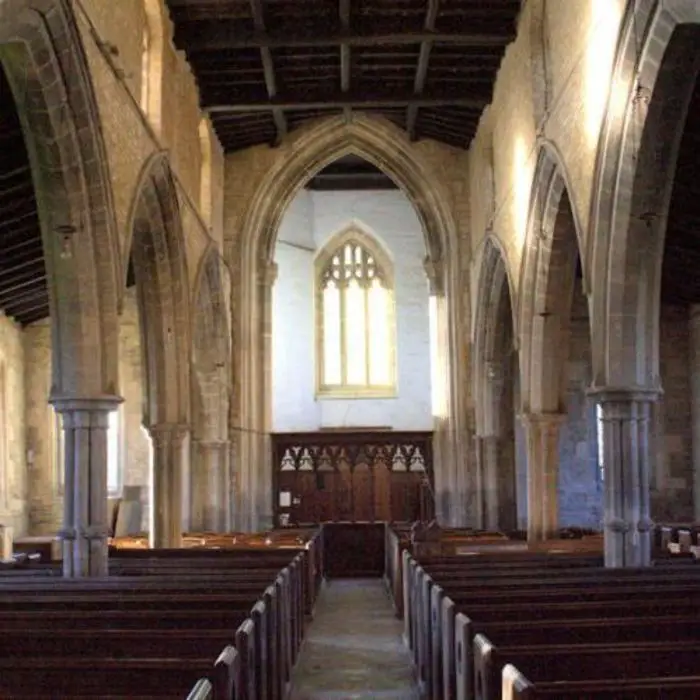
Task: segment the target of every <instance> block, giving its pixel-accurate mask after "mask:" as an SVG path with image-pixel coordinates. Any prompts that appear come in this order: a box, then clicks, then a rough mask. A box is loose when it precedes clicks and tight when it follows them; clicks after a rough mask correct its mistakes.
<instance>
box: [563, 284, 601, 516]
mask: <svg viewBox="0 0 700 700" xmlns="http://www.w3.org/2000/svg"><path fill="white" fill-rule="evenodd" d="M586 304H587V302H586V297H585V296H584V295H583V290H582V289H581V285H580V284H577V285H576V294H575V296H574V301H573V304H572V309H571V334H570V338H569V360H568V363H567V374H568V376H567V391H566V412H567V418H566V422H565V423H564V425H563V426H562V431H561V436H560V438H559V524H560V525H561V526H562V527H566V526H570V525H580V526H583V527H593V528H599V527H601V525H602V515H603V511H602V507H603V484H602V482H601V479H600V474H599V468H598V440H597V434H596V414H595V410H596V409H595V403H594V402H593V401H591V399H590V398H589V397H588V396H587V394H586V392H587V390H588V388H589V387H590V386H591V379H592V365H591V332H590V324H589V320H588V309H587V307H586Z"/></svg>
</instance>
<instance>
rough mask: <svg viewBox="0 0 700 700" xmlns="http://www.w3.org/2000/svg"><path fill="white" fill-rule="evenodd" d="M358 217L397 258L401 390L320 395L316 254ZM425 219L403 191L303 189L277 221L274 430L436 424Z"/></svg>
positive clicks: (426, 427)
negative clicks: (370, 395) (372, 395)
mask: <svg viewBox="0 0 700 700" xmlns="http://www.w3.org/2000/svg"><path fill="white" fill-rule="evenodd" d="M352 223H355V224H357V225H358V226H359V228H360V230H364V231H365V232H367V233H369V234H370V235H371V236H373V237H374V238H376V240H377V241H378V243H379V244H380V245H382V246H383V247H384V248H385V249H386V250H387V251H388V252H389V254H390V256H391V259H392V262H393V265H394V280H395V303H396V331H397V333H396V343H397V358H396V360H397V371H398V374H397V388H398V396H397V397H396V398H391V399H349V400H347V399H346V400H340V399H331V398H323V399H320V400H316V398H315V384H316V375H315V363H314V357H315V354H316V352H315V348H316V346H315V338H316V334H315V312H314V306H315V301H314V261H315V256H316V254H317V253H318V251H319V250H320V249H321V248H322V247H323V246H324V245H325V243H326V242H327V241H328V240H329V238H331V237H332V236H333V235H334V234H335V233H338V232H340V231H342V230H343V229H345V228H346V227H347V226H348V225H350V224H352ZM424 258H425V243H424V240H423V235H422V232H421V227H420V222H419V221H418V218H417V217H416V214H415V212H414V210H413V207H412V206H411V204H410V202H409V201H408V199H407V198H406V197H405V195H404V194H403V193H402V192H400V191H398V190H394V191H379V192H371V191H362V192H314V191H308V190H302V191H301V192H300V193H299V194H298V195H297V197H296V199H295V200H294V201H293V202H292V204H291V206H290V207H289V209H288V210H287V213H286V215H285V217H284V219H283V220H282V224H281V226H280V231H279V237H278V240H277V246H276V249H275V261H276V263H277V265H278V273H277V281H276V282H275V287H274V307H273V372H274V375H273V376H274V380H273V429H274V430H275V431H279V432H284V431H295V430H299V431H303V430H307V431H314V430H318V429H319V428H329V427H342V428H347V427H352V426H388V427H391V428H393V429H397V430H431V429H432V424H433V420H432V413H431V404H430V397H431V391H430V336H429V320H428V318H429V316H428V282H427V279H426V274H425V270H424V268H423V259H424Z"/></svg>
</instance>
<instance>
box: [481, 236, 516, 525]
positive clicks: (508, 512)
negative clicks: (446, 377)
mask: <svg viewBox="0 0 700 700" xmlns="http://www.w3.org/2000/svg"><path fill="white" fill-rule="evenodd" d="M483 245H484V249H483V252H482V254H481V265H480V271H479V275H478V283H477V293H476V296H475V299H476V305H477V306H476V317H475V320H474V330H475V335H474V337H473V345H474V363H473V371H474V392H475V400H476V401H475V405H476V446H475V447H476V450H475V451H476V479H475V482H476V483H475V488H476V496H477V498H476V514H475V516H476V517H475V520H476V524H477V526H478V527H482V528H486V529H488V530H505V531H513V530H515V529H516V528H517V526H518V504H517V474H516V460H517V455H516V423H515V420H516V413H515V406H516V405H517V400H518V394H519V391H520V389H519V376H518V375H519V373H518V364H517V353H516V347H515V334H514V315H513V303H512V301H511V300H512V298H513V297H512V291H511V285H510V282H509V276H508V271H507V267H506V261H505V257H504V254H503V251H502V248H501V246H500V244H499V242H498V239H497V238H496V237H495V236H493V235H491V236H489V237H488V238H487V239H486V241H485V243H484V244H483Z"/></svg>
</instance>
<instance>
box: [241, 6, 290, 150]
mask: <svg viewBox="0 0 700 700" xmlns="http://www.w3.org/2000/svg"><path fill="white" fill-rule="evenodd" d="M250 9H251V12H252V13H253V24H254V25H255V29H256V31H258V32H260V33H262V34H264V33H265V15H264V11H263V3H262V0H250ZM260 59H261V60H262V64H263V73H264V74H265V89H266V90H267V95H268V97H269V98H270V99H271V100H272V99H274V98H275V96H276V95H277V80H276V79H275V64H274V62H273V60H272V51H271V50H270V47H269V46H261V47H260ZM272 118H273V120H274V122H275V129H276V130H277V137H276V142H275V145H279V144H280V143H282V139H284V137H285V136H286V135H287V120H286V118H285V116H284V112H283V111H282V110H281V109H280V108H279V107H274V108H273V109H272Z"/></svg>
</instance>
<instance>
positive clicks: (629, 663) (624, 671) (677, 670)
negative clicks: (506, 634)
mask: <svg viewBox="0 0 700 700" xmlns="http://www.w3.org/2000/svg"><path fill="white" fill-rule="evenodd" d="M474 656H475V697H476V698H477V700H501V689H502V671H503V667H504V666H505V665H506V664H511V665H513V666H515V667H516V668H518V669H520V671H521V672H522V673H524V674H525V675H526V676H527V678H529V679H530V681H532V682H534V683H538V682H542V683H554V682H556V683H561V682H571V681H592V680H596V681H608V680H614V681H618V680H625V679H632V678H647V679H651V678H666V677H671V678H673V677H682V676H694V675H697V673H698V665H699V663H700V649H698V648H695V647H694V646H693V645H688V644H686V645H683V644H679V643H678V641H675V640H672V641H663V642H632V643H627V644H623V643H618V644H581V645H571V644H568V645H541V646H522V647H510V646H508V647H500V646H496V645H494V644H492V643H491V641H490V640H489V639H488V638H487V637H485V636H484V635H477V636H476V638H475V640H474Z"/></svg>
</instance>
